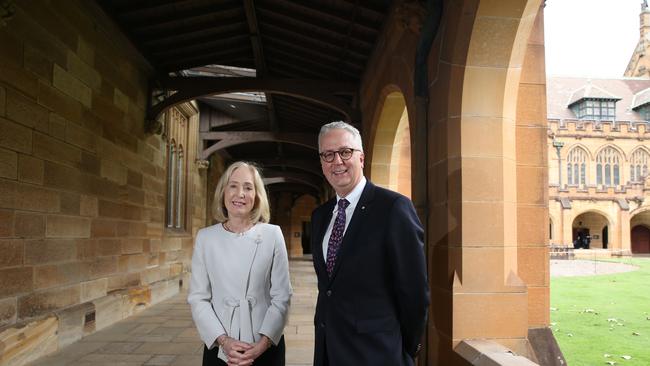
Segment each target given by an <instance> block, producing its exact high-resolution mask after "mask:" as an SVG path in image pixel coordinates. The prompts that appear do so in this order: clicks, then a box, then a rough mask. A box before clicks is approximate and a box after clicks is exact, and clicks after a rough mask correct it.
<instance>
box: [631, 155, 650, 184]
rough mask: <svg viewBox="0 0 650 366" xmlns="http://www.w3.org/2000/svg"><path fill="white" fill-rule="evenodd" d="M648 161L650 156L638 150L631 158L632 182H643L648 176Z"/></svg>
mask: <svg viewBox="0 0 650 366" xmlns="http://www.w3.org/2000/svg"><path fill="white" fill-rule="evenodd" d="M648 160H650V154H648V152H647V151H645V150H643V149H638V150H637V151H635V152H634V154H632V157H631V158H630V182H642V181H643V180H644V179H645V177H647V176H648Z"/></svg>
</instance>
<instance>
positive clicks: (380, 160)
mask: <svg viewBox="0 0 650 366" xmlns="http://www.w3.org/2000/svg"><path fill="white" fill-rule="evenodd" d="M371 141H372V142H371V144H372V150H371V151H372V157H371V159H372V161H371V167H370V179H371V180H372V181H373V182H374V183H375V184H377V185H379V186H382V187H384V188H388V189H391V190H393V191H397V192H399V193H401V194H403V195H405V196H407V197H411V135H410V128H409V115H408V110H407V108H406V103H405V100H404V95H403V94H402V93H401V92H399V91H394V92H391V93H390V94H388V95H387V96H386V98H385V99H384V102H383V104H382V106H381V112H380V113H379V118H378V121H377V128H376V130H375V135H374V136H373V138H372V140H371Z"/></svg>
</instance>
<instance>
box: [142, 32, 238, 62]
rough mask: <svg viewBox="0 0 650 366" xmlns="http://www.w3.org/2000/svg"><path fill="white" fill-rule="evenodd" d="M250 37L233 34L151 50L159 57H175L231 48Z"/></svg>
mask: <svg viewBox="0 0 650 366" xmlns="http://www.w3.org/2000/svg"><path fill="white" fill-rule="evenodd" d="M246 38H248V37H247V36H246V35H245V34H237V35H231V36H228V37H222V38H213V39H212V40H211V41H207V42H201V43H189V44H185V45H184V46H179V47H167V48H165V49H164V50H159V51H156V52H151V54H152V55H153V56H154V57H156V58H158V59H167V58H174V57H178V56H181V57H182V56H183V55H186V54H195V55H202V54H204V53H206V52H210V50H214V49H230V48H233V47H237V46H238V45H241V43H242V42H243V41H244V40H246Z"/></svg>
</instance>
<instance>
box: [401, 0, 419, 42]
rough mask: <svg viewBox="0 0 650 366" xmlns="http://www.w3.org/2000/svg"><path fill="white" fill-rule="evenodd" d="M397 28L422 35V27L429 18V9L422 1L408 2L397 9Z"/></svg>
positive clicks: (407, 0) (413, 0)
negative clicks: (427, 17)
mask: <svg viewBox="0 0 650 366" xmlns="http://www.w3.org/2000/svg"><path fill="white" fill-rule="evenodd" d="M395 15H396V20H397V27H399V28H400V29H402V30H406V29H408V30H409V31H411V32H413V33H414V34H416V35H417V34H420V31H421V30H422V25H423V24H424V20H425V18H426V16H427V9H426V8H425V7H424V5H423V4H422V2H421V1H418V0H406V1H404V2H403V3H401V4H400V5H398V6H397V8H396V9H395Z"/></svg>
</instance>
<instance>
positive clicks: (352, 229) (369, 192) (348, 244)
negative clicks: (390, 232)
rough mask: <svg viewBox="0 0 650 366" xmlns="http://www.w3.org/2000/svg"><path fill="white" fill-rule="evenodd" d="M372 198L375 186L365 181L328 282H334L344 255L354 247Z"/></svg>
mask: <svg viewBox="0 0 650 366" xmlns="http://www.w3.org/2000/svg"><path fill="white" fill-rule="evenodd" d="M374 196H375V185H374V184H372V183H370V181H367V182H366V186H365V187H364V188H363V192H361V197H360V198H359V202H358V203H357V207H356V208H355V209H354V212H353V213H352V219H351V220H350V225H348V228H347V229H346V230H345V234H344V235H343V242H342V243H341V246H340V247H339V251H338V253H337V255H336V262H335V263H334V270H333V271H332V276H331V277H330V282H331V281H334V278H335V277H336V274H337V273H338V271H339V268H341V264H342V263H343V261H344V260H345V254H346V253H348V252H349V251H350V250H351V248H352V247H353V246H354V240H355V238H356V237H357V234H358V232H359V229H360V228H361V227H363V225H364V223H365V221H366V217H367V215H368V212H369V211H370V205H371V203H372V200H373V198H374ZM331 216H332V215H331V210H330V218H331ZM328 222H329V221H328ZM321 240H322V238H321Z"/></svg>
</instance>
